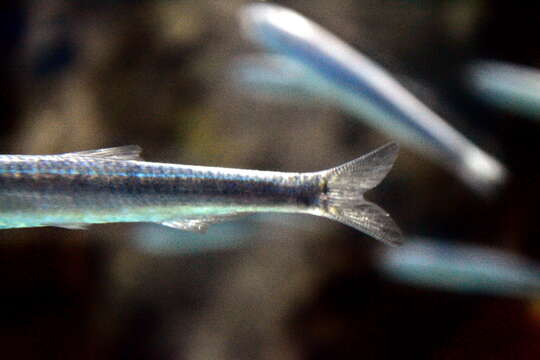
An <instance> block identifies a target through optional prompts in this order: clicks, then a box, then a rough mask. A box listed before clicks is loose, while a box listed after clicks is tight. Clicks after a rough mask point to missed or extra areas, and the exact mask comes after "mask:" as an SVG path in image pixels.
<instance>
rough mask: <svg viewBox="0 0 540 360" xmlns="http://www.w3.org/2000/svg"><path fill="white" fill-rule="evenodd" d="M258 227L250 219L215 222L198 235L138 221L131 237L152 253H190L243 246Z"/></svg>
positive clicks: (253, 235) (142, 249)
mask: <svg viewBox="0 0 540 360" xmlns="http://www.w3.org/2000/svg"><path fill="white" fill-rule="evenodd" d="M259 230H260V229H259V226H257V223H255V222H252V221H241V222H228V223H222V224H216V225H215V226H212V227H211V228H209V229H208V232H207V233H206V234H205V235H204V236H200V235H199V234H196V233H187V232H183V233H181V232H179V231H175V229H172V228H167V227H163V226H155V225H153V224H138V225H137V226H136V227H135V228H134V232H133V241H134V245H135V246H136V247H137V249H138V250H140V251H144V252H146V253H149V254H153V255H178V254H193V253H200V252H208V251H218V250H229V249H236V248H239V247H242V246H245V245H246V244H247V242H248V240H250V239H256V238H257V236H258V234H259Z"/></svg>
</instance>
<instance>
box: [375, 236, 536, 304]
mask: <svg viewBox="0 0 540 360" xmlns="http://www.w3.org/2000/svg"><path fill="white" fill-rule="evenodd" d="M394 250H395V251H394ZM377 255H378V256H376V257H375V265H376V266H377V268H378V269H379V270H380V271H381V272H382V273H383V274H385V275H386V276H388V277H389V278H392V279H393V280H396V281H400V282H404V283H408V284H412V285H418V286H424V287H429V288H436V289H442V290H446V291H454V292H461V293H473V294H486V295H498V296H506V297H518V298H525V299H539V298H540V264H537V263H535V262H533V261H531V260H529V259H526V258H523V257H520V256H518V255H515V254H512V253H509V252H505V251H503V250H498V249H495V248H489V247H482V246H477V245H471V244H463V243H461V244H460V243H456V242H454V241H453V242H450V241H447V240H440V239H426V238H414V239H413V238H411V239H408V241H407V243H406V245H404V246H402V247H400V248H399V249H386V250H382V249H381V251H377Z"/></svg>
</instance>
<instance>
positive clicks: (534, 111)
mask: <svg viewBox="0 0 540 360" xmlns="http://www.w3.org/2000/svg"><path fill="white" fill-rule="evenodd" d="M465 81H466V82H467V84H468V85H469V87H470V91H471V93H472V95H474V96H477V97H478V98H480V100H482V101H485V102H486V103H487V104H489V105H492V106H496V107H497V108H500V109H501V110H504V111H509V112H515V113H517V114H520V115H523V116H526V117H528V118H531V119H533V120H538V119H540V70H539V69H536V68H533V67H530V66H522V65H518V64H511V63H505V62H501V61H486V60H484V61H481V60H477V61H476V62H474V63H473V64H471V65H470V66H469V67H468V68H467V69H466V71H465Z"/></svg>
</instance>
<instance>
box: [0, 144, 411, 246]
mask: <svg viewBox="0 0 540 360" xmlns="http://www.w3.org/2000/svg"><path fill="white" fill-rule="evenodd" d="M139 153H140V148H139V147H137V146H126V147H119V148H110V149H101V150H92V151H83V152H77V153H68V154H61V155H1V156H0V228H4V229H6V228H21V227H35V226H60V227H67V228H81V227H84V226H85V225H86V224H93V223H111V222H154V223H160V224H162V225H165V226H170V227H174V228H179V229H183V230H189V231H199V232H200V231H205V230H206V229H207V228H208V226H210V225H212V224H215V223H219V222H223V221H226V220H230V219H234V218H237V217H241V216H245V215H249V214H252V213H257V212H274V213H301V214H311V215H318V216H323V217H326V218H330V219H333V220H336V221H339V222H341V223H344V224H347V225H349V226H352V227H354V228H356V229H358V230H360V231H363V232H365V233H367V234H369V235H371V236H373V237H374V238H376V239H379V240H382V241H384V242H387V243H389V244H397V243H399V242H400V238H401V235H400V231H399V229H398V227H397V226H396V225H395V223H394V222H393V221H392V219H391V218H390V216H389V215H388V214H387V213H386V212H385V211H384V210H382V209H380V208H379V207H378V206H377V205H375V204H373V203H370V202H368V201H366V200H365V199H364V197H363V194H364V193H365V192H366V191H367V190H369V189H371V188H373V187H375V186H377V185H378V184H379V183H380V182H381V181H382V180H383V178H384V177H385V176H386V174H387V173H388V172H389V171H390V169H391V168H392V165H393V163H394V161H395V159H396V157H397V153H398V146H397V145H396V144H392V143H391V144H387V145H385V146H383V147H381V148H379V149H377V150H375V151H373V152H371V153H369V154H366V155H364V156H362V157H360V158H358V159H356V160H353V161H351V162H348V163H346V164H344V165H341V166H338V167H336V168H333V169H329V170H325V171H319V172H310V173H285V172H274V171H257V170H243V169H226V168H217V167H203V166H186V165H175V164H162V163H152V162H145V161H141V160H140V158H139Z"/></svg>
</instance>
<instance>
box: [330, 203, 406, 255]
mask: <svg viewBox="0 0 540 360" xmlns="http://www.w3.org/2000/svg"><path fill="white" fill-rule="evenodd" d="M326 216H327V217H328V218H330V219H332V220H336V221H339V222H341V223H343V224H345V225H349V226H351V227H353V228H355V229H357V230H360V231H362V232H364V233H366V234H368V235H370V236H372V237H374V238H375V239H377V240H380V241H382V242H384V243H387V244H389V245H393V246H397V245H401V243H402V233H401V230H400V229H399V227H398V226H397V224H396V223H395V222H394V220H392V218H391V217H390V215H389V214H388V213H387V212H386V211H385V210H383V209H381V208H380V207H379V206H377V205H375V204H374V203H372V202H369V201H365V200H364V201H363V202H361V203H360V204H356V205H353V206H349V207H342V208H340V209H338V210H336V211H333V212H331V213H329V214H327V215H326Z"/></svg>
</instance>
